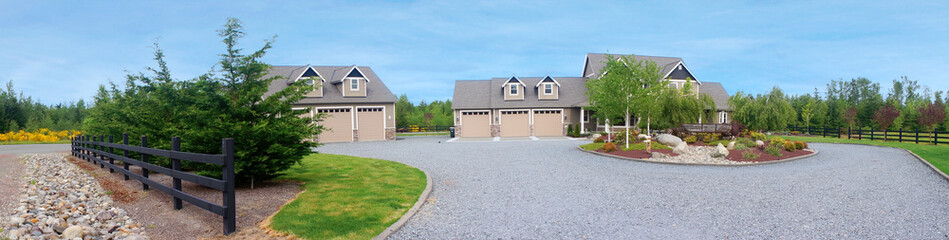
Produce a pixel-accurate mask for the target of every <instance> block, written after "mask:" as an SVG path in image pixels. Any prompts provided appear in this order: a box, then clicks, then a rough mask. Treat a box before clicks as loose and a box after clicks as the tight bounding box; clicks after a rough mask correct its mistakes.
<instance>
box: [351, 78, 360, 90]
mask: <svg viewBox="0 0 949 240" xmlns="http://www.w3.org/2000/svg"><path fill="white" fill-rule="evenodd" d="M349 89H351V90H353V91H359V79H358V78H350V79H349Z"/></svg>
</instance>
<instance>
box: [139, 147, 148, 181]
mask: <svg viewBox="0 0 949 240" xmlns="http://www.w3.org/2000/svg"><path fill="white" fill-rule="evenodd" d="M142 147H144V148H147V147H148V137H147V136H145V135H142ZM139 155H141V156H142V162H144V163H148V154H145V153H139ZM139 167H141V168H142V177H145V178H148V169H145V166H139ZM142 190H148V184H145V181H142Z"/></svg>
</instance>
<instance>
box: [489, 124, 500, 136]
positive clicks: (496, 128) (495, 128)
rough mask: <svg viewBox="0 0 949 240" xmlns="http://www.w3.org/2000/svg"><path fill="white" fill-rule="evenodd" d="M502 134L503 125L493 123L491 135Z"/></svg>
mask: <svg viewBox="0 0 949 240" xmlns="http://www.w3.org/2000/svg"><path fill="white" fill-rule="evenodd" d="M500 136H501V126H500V125H491V137H500Z"/></svg>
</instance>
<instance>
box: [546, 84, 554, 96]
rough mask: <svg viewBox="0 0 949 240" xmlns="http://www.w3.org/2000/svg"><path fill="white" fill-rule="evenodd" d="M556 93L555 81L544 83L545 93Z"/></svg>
mask: <svg viewBox="0 0 949 240" xmlns="http://www.w3.org/2000/svg"><path fill="white" fill-rule="evenodd" d="M551 94H554V84H553V83H544V95H551Z"/></svg>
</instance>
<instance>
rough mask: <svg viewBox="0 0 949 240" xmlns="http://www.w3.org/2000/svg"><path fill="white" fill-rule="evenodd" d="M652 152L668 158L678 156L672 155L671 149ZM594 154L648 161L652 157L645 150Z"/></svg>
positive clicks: (600, 150)
mask: <svg viewBox="0 0 949 240" xmlns="http://www.w3.org/2000/svg"><path fill="white" fill-rule="evenodd" d="M652 151H653V152H660V153H663V154H666V155H669V156H679V154H677V153H672V150H671V149H653V150H652ZM596 152H600V153H606V154H610V155H616V156H621V157H628V158H638V159H648V158H649V157H651V156H652V154H651V153H648V152H646V150H632V151H623V150H619V151H613V152H604V151H603V149H597V150H596Z"/></svg>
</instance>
